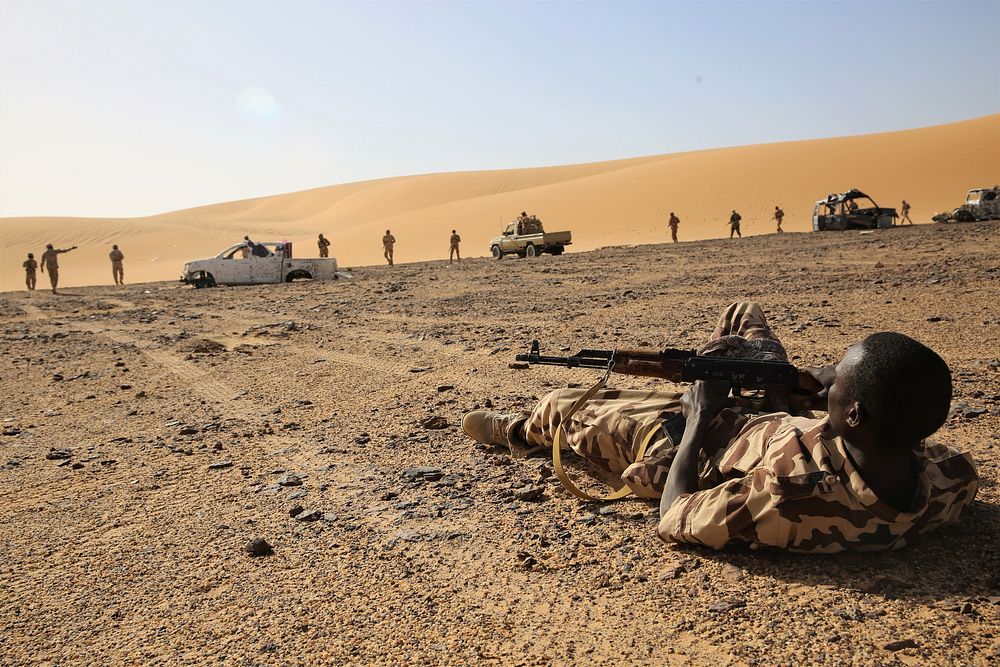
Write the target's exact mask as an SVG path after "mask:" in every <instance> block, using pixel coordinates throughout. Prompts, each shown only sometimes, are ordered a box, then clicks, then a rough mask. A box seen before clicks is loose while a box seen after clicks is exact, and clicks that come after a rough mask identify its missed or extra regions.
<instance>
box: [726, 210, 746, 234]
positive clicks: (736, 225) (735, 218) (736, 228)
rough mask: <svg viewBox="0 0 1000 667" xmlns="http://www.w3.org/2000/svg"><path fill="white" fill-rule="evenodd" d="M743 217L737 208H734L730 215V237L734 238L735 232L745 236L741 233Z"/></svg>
mask: <svg viewBox="0 0 1000 667" xmlns="http://www.w3.org/2000/svg"><path fill="white" fill-rule="evenodd" d="M742 219H743V217H742V216H740V214H739V213H737V212H736V209H733V213H732V215H730V216H729V238H733V234H736V235H737V236H738V237H740V238H743V235H742V234H740V220H742Z"/></svg>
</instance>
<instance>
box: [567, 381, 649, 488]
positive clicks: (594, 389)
mask: <svg viewBox="0 0 1000 667" xmlns="http://www.w3.org/2000/svg"><path fill="white" fill-rule="evenodd" d="M604 386H605V383H604V380H603V379H602V380H600V381H598V383H597V384H595V385H594V386H593V387H591V388H590V389H588V390H587V391H586V392H584V394H583V396H581V397H580V398H578V399H577V401H576V403H574V404H573V406H572V407H571V408H570V409H569V412H567V413H566V414H565V415H563V417H562V419H561V420H560V421H559V426H557V427H556V434H555V437H554V438H553V439H552V467H553V468H555V471H556V477H558V478H559V481H560V482H562V485H563V486H564V487H566V490H567V491H569V492H570V493H572V494H573V495H574V496H576V497H577V498H579V499H580V500H590V501H598V502H610V501H612V500H621V499H622V498H625V497H627V496H628V495H630V494H631V493H632V489H630V488H629V487H628V485H627V484H626V485H625V486H623V487H622V488H620V489H618V490H617V491H614V492H612V493H610V494H608V495H606V496H604V497H599V496H592V495H590V494H589V493H587V492H586V491H582V490H580V488H579V487H578V486H577V485H576V484H574V483H573V481H572V480H571V479H570V478H569V475H567V474H566V470H565V469H564V468H563V465H562V457H561V454H560V450H561V449H562V443H563V440H564V437H563V424H565V423H566V422H567V421H569V420H570V419H571V418H572V417H573V415H574V414H576V411H577V410H579V409H580V408H581V407H583V404H584V403H586V402H587V401H589V400H590V399H591V398H593V397H594V394H596V393H597V392H599V391H600V390H601V389H604ZM659 430H660V429H659V428H658V427H657V426H656V425H655V424H654V425H653V427H652V428H651V429H649V433H647V434H646V437H644V438H643V439H642V444H641V445H640V446H639V451H638V452H636V454H635V460H636V461H640V460H642V457H644V456H645V455H646V448H647V447H648V446H649V443H650V442H652V440H653V437H654V436H655V435H656V434H657V433H658V432H659Z"/></svg>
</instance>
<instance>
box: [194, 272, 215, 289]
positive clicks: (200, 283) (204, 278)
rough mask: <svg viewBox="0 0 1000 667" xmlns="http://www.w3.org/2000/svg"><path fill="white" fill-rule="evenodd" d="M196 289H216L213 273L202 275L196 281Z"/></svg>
mask: <svg viewBox="0 0 1000 667" xmlns="http://www.w3.org/2000/svg"><path fill="white" fill-rule="evenodd" d="M193 283H194V288H195V289H205V288H206V287H215V278H214V277H213V276H212V274H211V273H202V274H201V275H200V276H198V277H197V278H195V279H194V281H193Z"/></svg>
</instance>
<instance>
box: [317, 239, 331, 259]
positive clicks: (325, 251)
mask: <svg viewBox="0 0 1000 667" xmlns="http://www.w3.org/2000/svg"><path fill="white" fill-rule="evenodd" d="M316 245H318V246H319V256H320V257H329V256H330V240H329V239H327V238H325V237H324V236H323V235H322V234H320V235H319V239H318V240H317V241H316Z"/></svg>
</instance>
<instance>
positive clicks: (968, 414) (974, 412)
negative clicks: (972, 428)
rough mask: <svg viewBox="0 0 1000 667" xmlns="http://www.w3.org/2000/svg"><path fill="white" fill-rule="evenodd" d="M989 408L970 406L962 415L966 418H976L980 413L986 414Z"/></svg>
mask: <svg viewBox="0 0 1000 667" xmlns="http://www.w3.org/2000/svg"><path fill="white" fill-rule="evenodd" d="M987 412H989V410H987V409H986V408H969V409H968V410H965V411H963V412H962V416H963V417H965V418H966V419H975V418H976V417H978V416H979V415H985V414H986V413H987Z"/></svg>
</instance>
